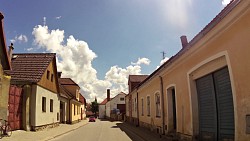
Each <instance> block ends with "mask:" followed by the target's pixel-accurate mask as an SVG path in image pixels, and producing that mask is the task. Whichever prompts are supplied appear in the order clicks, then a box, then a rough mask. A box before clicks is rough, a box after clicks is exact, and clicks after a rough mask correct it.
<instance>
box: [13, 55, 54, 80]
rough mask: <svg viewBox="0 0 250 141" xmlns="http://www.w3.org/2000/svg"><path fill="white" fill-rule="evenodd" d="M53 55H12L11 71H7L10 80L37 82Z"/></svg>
mask: <svg viewBox="0 0 250 141" xmlns="http://www.w3.org/2000/svg"><path fill="white" fill-rule="evenodd" d="M55 55H56V54H55V53H24V54H13V57H12V61H11V63H12V71H9V74H10V75H11V79H12V80H15V81H31V82H38V81H39V80H40V79H41V78H42V76H43V74H44V73H45V70H46V69H47V67H48V65H49V63H50V62H51V61H52V60H53V58H54V57H55Z"/></svg>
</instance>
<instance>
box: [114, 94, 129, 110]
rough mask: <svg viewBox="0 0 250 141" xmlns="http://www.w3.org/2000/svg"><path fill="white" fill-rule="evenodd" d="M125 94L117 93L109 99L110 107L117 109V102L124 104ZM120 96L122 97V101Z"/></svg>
mask: <svg viewBox="0 0 250 141" xmlns="http://www.w3.org/2000/svg"><path fill="white" fill-rule="evenodd" d="M125 96H126V95H125V94H118V95H116V96H115V97H114V98H113V99H112V100H110V109H111V110H113V109H117V104H125ZM120 98H124V100H123V101H121V100H120Z"/></svg>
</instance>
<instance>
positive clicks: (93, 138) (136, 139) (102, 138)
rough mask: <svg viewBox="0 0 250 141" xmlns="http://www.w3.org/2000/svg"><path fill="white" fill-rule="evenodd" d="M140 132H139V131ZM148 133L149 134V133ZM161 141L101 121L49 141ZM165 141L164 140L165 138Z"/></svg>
mask: <svg viewBox="0 0 250 141" xmlns="http://www.w3.org/2000/svg"><path fill="white" fill-rule="evenodd" d="M139 130H140V131H139ZM149 133H150V132H149ZM69 140H74V141H117V140H119V141H147V140H148V141H161V140H164V139H163V138H160V136H158V135H156V134H152V133H151V134H147V132H146V133H145V132H144V131H142V130H141V129H139V128H137V127H134V126H132V125H128V124H127V123H122V122H110V121H101V120H99V119H97V121H96V122H90V123H89V124H87V125H85V126H83V127H80V128H78V129H76V130H74V131H73V132H69V133H67V134H64V135H61V136H59V137H57V138H55V139H52V140H51V141H69ZM165 140H166V138H165Z"/></svg>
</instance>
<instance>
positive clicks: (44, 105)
mask: <svg viewBox="0 0 250 141" xmlns="http://www.w3.org/2000/svg"><path fill="white" fill-rule="evenodd" d="M42 112H46V97H42Z"/></svg>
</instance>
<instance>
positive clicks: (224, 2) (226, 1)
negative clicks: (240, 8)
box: [221, 0, 231, 6]
mask: <svg viewBox="0 0 250 141" xmlns="http://www.w3.org/2000/svg"><path fill="white" fill-rule="evenodd" d="M230 1H231V0H222V2H221V3H222V5H223V6H227V5H228V4H229V3H230Z"/></svg>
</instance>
